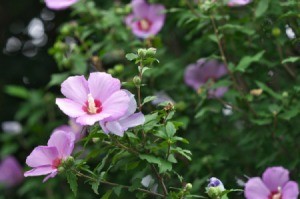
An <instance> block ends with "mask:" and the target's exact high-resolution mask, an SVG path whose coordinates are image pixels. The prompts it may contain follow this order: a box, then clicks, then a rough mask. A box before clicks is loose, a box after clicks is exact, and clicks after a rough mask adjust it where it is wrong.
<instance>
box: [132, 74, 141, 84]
mask: <svg viewBox="0 0 300 199" xmlns="http://www.w3.org/2000/svg"><path fill="white" fill-rule="evenodd" d="M141 82H142V81H141V78H140V77H139V76H135V77H134V78H133V83H134V85H135V86H140V85H141Z"/></svg>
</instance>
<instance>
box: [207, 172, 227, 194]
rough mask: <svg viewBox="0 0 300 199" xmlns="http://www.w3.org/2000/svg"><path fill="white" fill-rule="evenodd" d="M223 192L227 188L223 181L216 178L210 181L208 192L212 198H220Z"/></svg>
mask: <svg viewBox="0 0 300 199" xmlns="http://www.w3.org/2000/svg"><path fill="white" fill-rule="evenodd" d="M223 191H225V188H224V185H223V183H222V182H221V180H219V179H218V178H215V177H212V178H210V179H209V184H208V185H207V188H206V192H207V194H208V196H209V197H210V198H212V199H217V198H220V196H221V194H222V192H223Z"/></svg>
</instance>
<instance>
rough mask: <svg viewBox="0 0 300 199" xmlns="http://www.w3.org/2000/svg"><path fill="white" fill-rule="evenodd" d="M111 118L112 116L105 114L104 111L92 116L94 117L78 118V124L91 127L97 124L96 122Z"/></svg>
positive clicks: (87, 115)
mask: <svg viewBox="0 0 300 199" xmlns="http://www.w3.org/2000/svg"><path fill="white" fill-rule="evenodd" d="M110 116H111V114H109V113H105V112H104V111H102V112H101V113H98V114H92V115H89V114H86V115H83V116H81V117H78V118H77V119H76V122H77V123H79V124H81V125H89V126H91V125H93V124H95V122H98V121H101V120H104V119H106V118H108V117H110Z"/></svg>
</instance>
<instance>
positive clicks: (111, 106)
mask: <svg viewBox="0 0 300 199" xmlns="http://www.w3.org/2000/svg"><path fill="white" fill-rule="evenodd" d="M128 106H129V97H128V95H127V94H126V92H124V91H122V90H120V91H117V92H115V93H113V94H112V95H111V96H110V97H109V98H108V99H107V100H106V101H105V102H104V103H103V104H102V107H103V110H102V113H105V114H109V121H113V120H116V119H119V118H120V117H122V116H123V115H124V114H125V112H126V111H127V109H128Z"/></svg>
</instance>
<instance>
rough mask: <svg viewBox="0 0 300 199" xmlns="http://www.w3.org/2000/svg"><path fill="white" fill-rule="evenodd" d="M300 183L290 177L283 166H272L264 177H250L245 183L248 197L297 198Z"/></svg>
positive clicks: (262, 198)
mask: <svg viewBox="0 0 300 199" xmlns="http://www.w3.org/2000/svg"><path fill="white" fill-rule="evenodd" d="M298 195H299V190H298V184H297V183H296V182H294V181H290V179H289V171H288V170H286V169H284V168H283V167H270V168H268V169H267V170H266V171H265V172H264V173H263V176H262V178H260V177H254V178H250V179H249V180H248V182H247V183H246V185H245V197H246V199H297V198H298Z"/></svg>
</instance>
